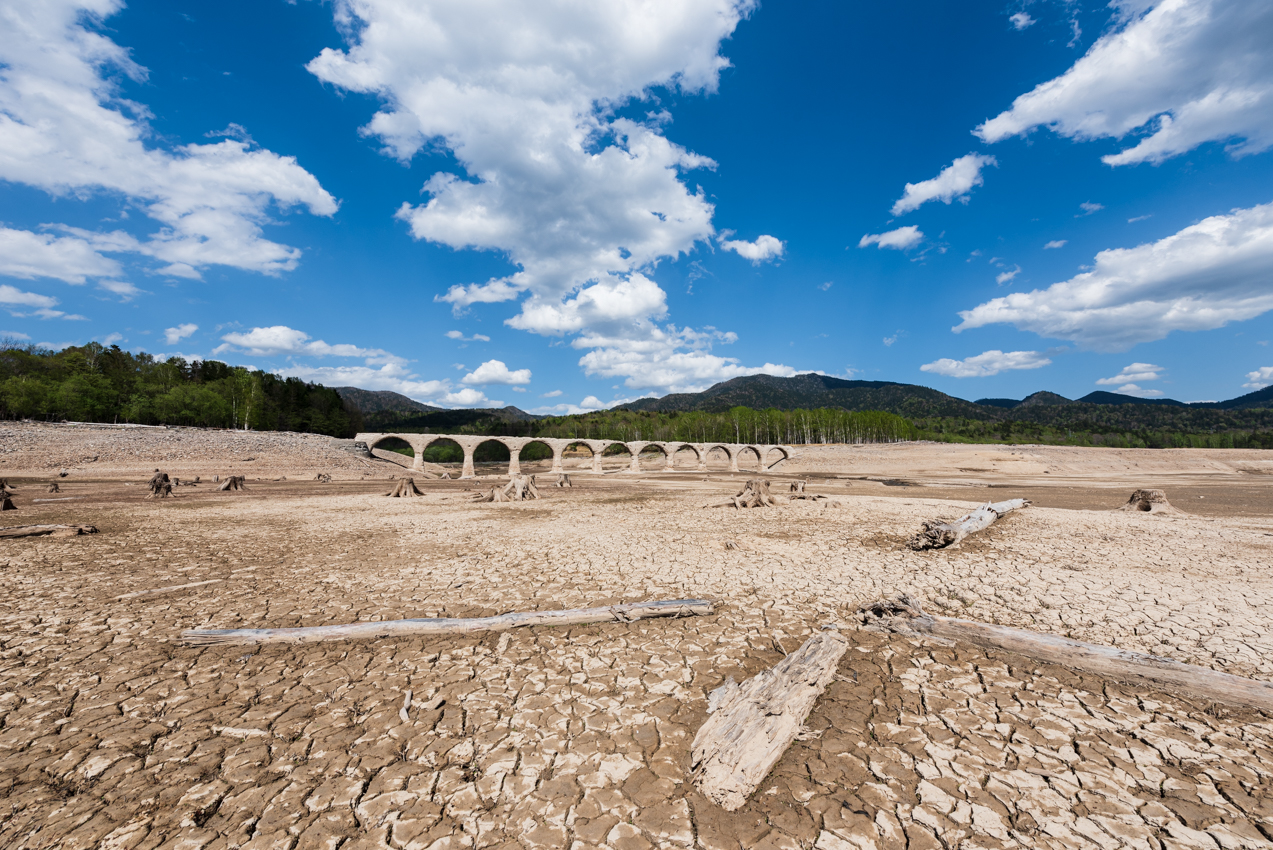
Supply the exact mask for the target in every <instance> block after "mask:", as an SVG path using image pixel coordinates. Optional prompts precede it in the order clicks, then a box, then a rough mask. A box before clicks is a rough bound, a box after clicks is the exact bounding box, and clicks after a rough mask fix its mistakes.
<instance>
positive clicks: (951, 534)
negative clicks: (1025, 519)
mask: <svg viewBox="0 0 1273 850" xmlns="http://www.w3.org/2000/svg"><path fill="white" fill-rule="evenodd" d="M1028 504H1030V500H1029V499H1009V500H1008V501H1006V502H995V503H993V504H991V503H990V502H986V504H984V505H982V506H981V507H979V508H977V509H976V510H975V511H973V512H972V513H969V514H964V515H963V516H961V517H960V518H959V519H957V520H955V521H954V522H935V521H931V520H930V521H928V522H925V523H924V525H923V526H922V527H921V528H920V532H919V534H916V535H915V536H914V537H912V538H911V539H910V541H909V542H908V543H907V544H906V545H908V546H910V547H911V548H912V549H914V550H916V551H922V550H924V549H945V548H946V547H947V546H953V545H954V544H956V543H958V542H959V541H961V540H963V539H964V538H965V537H967V536H968V535H969V534H975V533H977V532H978V531H982V530H984V529H987V528H989V527H990V524H991V523H992V522H994V521H995V520H997V519H998V518H999V517H1001V516H1003V515H1004V514H1007V513H1010V512H1012V511H1015V510H1017V509H1018V508H1024V507H1025V506H1026V505H1028Z"/></svg>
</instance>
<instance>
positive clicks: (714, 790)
mask: <svg viewBox="0 0 1273 850" xmlns="http://www.w3.org/2000/svg"><path fill="white" fill-rule="evenodd" d="M848 648H849V641H848V639H847V638H845V637H844V635H842V634H840V633H839V632H838V631H834V630H827V631H822V632H819V633H817V634H815V635H814V636H813V637H811V638H809V639H808V640H807V641H805V642H804V644H803V645H802V646H801V647H800V648H799V649H797V650H796V651H795V652H793V653H791V654H790V655H788V656H787V657H786V658H784V659H783V660H782V661H780V662H778V664H777V665H775V666H774V667H772V668H770V669H769V670H764V671H762V672H760V673H759V674H758V675H756V676H753V677H752V678H750V679H748V680H747V681H745V682H743V683H742V684H741V685H738V684H735V683H734V680H733V679H729V680H728V681H726V682H725V684H724V685H722V686H721V687H719V688H717V689H716V690H714V691H712V693H711V695H710V697H709V699H708V702H707V711H708V713H709V714H710V715H711V716H710V717H708V719H707V722H706V723H704V724H703V725H702V727H701V728H700V729H699V730H698V734H697V735H695V736H694V743H693V744H691V745H690V766H691V768H692V769H693V774H692V775H693V778H694V783H695V784H696V785H697V786H698V789H699V790H700V791H702V792H703V794H704V795H705V796H706V797H707V798H708V799H710V800H712V802H714V803H716V804H717V805H718V806H720V807H721V808H723V809H725V810H726V811H729V812H732V811H736V810H738V809H740V808H742V806H743V804H744V803H746V802H747V798H748V797H749V796H751V793H752V792H753V791H755V790H756V787H757V786H758V785H760V783H761V782H763V781H764V779H765V777H766V776H767V775H768V774H769V771H770V769H771V768H773V766H774V764H776V763H777V761H778V759H780V758H782V754H783V753H784V752H786V750H787V747H788V746H790V745H791V742H792V741H793V740H795V738H796V736H797V735H798V734H800V731H801V729H802V728H803V726H804V721H805V718H807V717H808V716H809V712H810V711H812V710H813V704H814V703H815V702H816V701H817V699H818V697H819V696H821V695H822V692H823V691H824V690H826V687H827V685H829V684H831V680H832V679H834V678H835V671H836V667H838V666H839V664H840V658H841V656H843V655H844V653H845V651H846V650H847V649H848Z"/></svg>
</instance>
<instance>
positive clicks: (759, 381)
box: [621, 374, 1273, 433]
mask: <svg viewBox="0 0 1273 850" xmlns="http://www.w3.org/2000/svg"><path fill="white" fill-rule="evenodd" d="M736 406H744V407H750V408H754V409H757V410H764V409H766V408H770V407H773V408H778V409H780V410H792V409H795V408H804V409H813V408H818V407H839V408H843V409H845V410H882V411H885V412H888V413H896V414H898V415H899V416H904V417H906V418H908V419H912V420H916V419H933V418H938V417H956V418H962V419H973V420H980V421H982V422H988V423H991V422H1008V421H1012V420H1016V421H1025V422H1034V423H1037V424H1039V425H1047V426H1051V427H1054V428H1067V429H1070V428H1072V429H1074V430H1084V431H1099V430H1106V429H1113V430H1142V429H1153V430H1163V429H1165V430H1176V431H1185V432H1190V433H1198V432H1207V431H1227V430H1234V429H1269V428H1273V387H1267V388H1265V389H1262V390H1257V391H1256V392H1253V393H1247V394H1246V395H1244V396H1240V397H1238V398H1234V399H1230V400H1228V401H1214V402H1212V401H1208V402H1193V403H1186V402H1183V401H1176V400H1175V399H1163V398H1149V399H1146V398H1137V397H1135V396H1129V395H1122V394H1120V393H1111V392H1103V391H1100V392H1094V393H1089V394H1088V395H1085V396H1083V397H1082V398H1080V399H1068V398H1066V397H1065V396H1062V395H1058V394H1057V393H1053V392H1047V391H1044V392H1037V393H1034V394H1033V395H1030V396H1027V397H1026V398H1023V399H1008V398H982V399H978V400H977V401H975V402H974V401H965V400H964V399H961V398H955V397H954V396H950V395H947V394H946V393H943V392H938V391H937V390H934V389H929V388H928V387H921V386H916V385H915V384H900V383H896V382H893V381H849V380H845V379H843V378H831V377H828V376H826V375H815V374H805V375H796V376H795V377H792V378H776V377H774V376H772V375H749V376H746V377H742V378H734V379H732V380H729V381H724V382H722V383H719V384H716V385H715V386H712V387H710V388H709V389H706V390H704V391H703V392H701V393H674V394H672V395H667V396H664V397H663V398H643V399H638V400H636V401H633V402H629V403H627V404H624V405H621V407H624V408H627V409H629V410H649V411H667V412H671V411H683V412H684V411H692V410H701V411H707V412H721V411H725V410H728V409H729V408H731V407H736Z"/></svg>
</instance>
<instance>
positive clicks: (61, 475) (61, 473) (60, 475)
mask: <svg viewBox="0 0 1273 850" xmlns="http://www.w3.org/2000/svg"><path fill="white" fill-rule="evenodd" d="M70 474H71V473H70V471H69V470H66V469H59V470H58V471H57V477H58V478H65V477H66V476H68V475H70Z"/></svg>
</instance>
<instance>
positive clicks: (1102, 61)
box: [976, 0, 1273, 165]
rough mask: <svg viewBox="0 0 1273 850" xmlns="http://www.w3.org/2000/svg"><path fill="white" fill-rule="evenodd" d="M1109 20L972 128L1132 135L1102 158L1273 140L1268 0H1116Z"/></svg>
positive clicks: (1253, 149) (1272, 29)
mask: <svg viewBox="0 0 1273 850" xmlns="http://www.w3.org/2000/svg"><path fill="white" fill-rule="evenodd" d="M1110 5H1111V6H1113V7H1114V8H1115V9H1116V14H1117V16H1118V20H1117V25H1116V27H1115V28H1114V29H1113V30H1112V31H1110V32H1109V33H1107V34H1106V35H1103V36H1101V38H1099V39H1097V41H1096V43H1095V44H1093V45H1092V47H1091V49H1089V50H1088V51H1087V53H1086V55H1084V56H1083V57H1082V58H1081V59H1079V60H1078V61H1077V62H1075V63H1074V65H1073V66H1072V67H1071V68H1070V69H1069V70H1068V71H1066V72H1065V73H1064V74H1062V75H1061V76H1059V77H1056V78H1055V79H1052V80H1049V81H1047V82H1045V83H1040V84H1039V85H1038V86H1036V87H1035V88H1034V90H1033V91H1030V92H1027V93H1026V94H1023V95H1021V96H1020V97H1018V98H1017V99H1016V100H1015V101H1013V104H1012V108H1011V109H1008V110H1007V111H1005V112H1003V113H1002V114H1000V115H998V116H996V117H995V118H992V119H990V120H989V121H987V122H985V123H984V124H982V125H981V126H980V127H978V128H977V130H976V134H977V135H978V136H980V137H981V138H982V139H983V140H985V141H987V142H997V141H1000V140H1002V139H1006V138H1008V137H1010V136H1015V135H1018V134H1021V133H1025V132H1027V131H1029V130H1031V129H1033V128H1035V127H1049V128H1051V129H1052V130H1054V131H1056V132H1057V133H1059V134H1061V135H1063V136H1066V137H1068V138H1072V139H1078V140H1090V139H1100V138H1110V139H1123V138H1126V137H1128V136H1132V137H1133V138H1135V139H1137V142H1136V144H1134V145H1132V146H1131V147H1128V148H1126V149H1124V150H1122V151H1120V152H1119V153H1116V154H1111V155H1109V156H1106V157H1103V161H1104V162H1106V163H1107V164H1109V165H1129V164H1135V163H1140V162H1161V161H1163V160H1165V159H1168V158H1170V157H1173V156H1177V155H1179V154H1182V153H1184V152H1185V151H1188V150H1191V149H1193V148H1195V147H1197V146H1198V145H1200V144H1203V143H1205V142H1212V141H1215V142H1225V143H1227V144H1228V146H1229V151H1230V153H1232V154H1233V155H1235V156H1240V155H1243V154H1250V153H1257V152H1259V151H1263V150H1266V149H1268V148H1269V147H1270V146H1271V145H1273V51H1270V50H1269V45H1270V44H1273V3H1269V2H1268V0H1160V2H1157V3H1151V2H1149V0H1114V2H1113V3H1111V4H1110Z"/></svg>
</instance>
